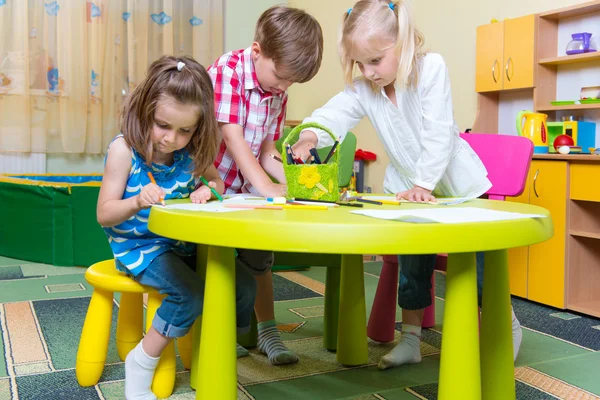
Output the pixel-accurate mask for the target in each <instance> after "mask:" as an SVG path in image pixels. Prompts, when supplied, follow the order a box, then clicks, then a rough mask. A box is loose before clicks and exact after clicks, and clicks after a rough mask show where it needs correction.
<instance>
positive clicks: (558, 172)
mask: <svg viewBox="0 0 600 400" xmlns="http://www.w3.org/2000/svg"><path fill="white" fill-rule="evenodd" d="M594 13H600V0H594V1H590V2H587V3H583V4H578V5H575V6H571V7H565V8H561V9H558V10H553V11H549V12H544V13H540V14H537V15H536V16H535V18H536V19H535V32H534V35H535V40H534V54H535V57H534V62H533V68H534V70H533V78H534V79H533V81H534V87H533V88H532V89H523V90H526V91H529V90H530V91H531V92H532V93H533V104H534V110H535V111H540V112H544V113H546V114H548V120H549V121H552V120H556V117H557V115H556V114H557V112H559V111H569V112H570V114H574V115H577V114H582V113H583V111H585V110H600V104H598V103H595V104H573V105H565V106H552V105H551V102H552V101H555V100H557V99H556V89H557V78H558V76H559V74H560V68H559V66H561V65H565V64H572V65H573V67H571V68H570V70H575V69H576V68H579V65H582V66H584V67H587V66H589V63H599V62H600V52H598V53H589V54H583V55H575V56H559V55H558V54H557V49H558V30H559V23H560V20H561V19H565V18H572V17H577V16H579V17H587V16H589V15H591V14H594ZM478 33H479V31H478ZM530 39H531V38H529V37H527V38H524V40H525V41H529V40H530ZM505 40H506V39H505ZM480 48H483V49H486V48H488V46H486V45H485V43H482V44H481V46H480ZM478 49H479V47H478ZM586 63H588V64H586ZM505 92H506V90H505V88H504V87H502V88H501V89H499V90H495V91H489V90H486V91H480V92H479V93H478V94H477V117H476V120H475V122H474V124H473V127H472V130H473V131H474V132H485V133H497V132H498V111H499V104H500V98H501V93H505ZM531 92H528V93H531ZM559 100H560V99H559ZM533 158H534V161H533V162H532V166H531V167H530V176H529V177H528V180H527V186H526V188H527V187H529V189H531V187H532V185H533V187H534V189H531V190H527V189H526V190H525V191H524V193H523V194H522V195H521V196H519V197H517V198H513V199H510V201H518V202H525V203H531V204H537V205H540V206H542V207H544V208H546V209H548V210H550V212H551V214H552V218H553V221H554V224H555V226H554V229H555V237H554V238H553V239H551V241H548V242H544V243H542V244H536V245H532V246H528V247H526V248H521V249H511V251H509V259H510V266H509V267H510V268H511V290H512V292H513V294H515V295H517V296H522V297H526V298H529V299H531V300H533V301H538V302H540V303H543V304H548V305H551V306H554V307H559V308H566V309H570V310H574V311H578V312H582V313H585V314H588V315H593V316H596V317H600V290H599V288H600V186H599V185H598V184H597V178H598V176H600V156H592V155H585V154H579V155H564V156H563V155H559V154H534V156H533ZM536 172H540V173H539V176H537V181H536V175H537V174H536ZM536 183H537V192H539V196H537V195H536V196H534V195H532V190H533V191H534V193H535V184H536ZM563 281H564V282H563Z"/></svg>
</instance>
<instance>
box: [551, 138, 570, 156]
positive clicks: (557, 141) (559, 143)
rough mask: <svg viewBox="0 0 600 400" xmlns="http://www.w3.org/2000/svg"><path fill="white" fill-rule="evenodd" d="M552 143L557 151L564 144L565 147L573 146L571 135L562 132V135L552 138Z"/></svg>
mask: <svg viewBox="0 0 600 400" xmlns="http://www.w3.org/2000/svg"><path fill="white" fill-rule="evenodd" d="M552 145H553V146H554V149H555V150H556V151H559V149H560V148H561V147H564V146H566V147H569V146H575V141H573V138H572V137H571V136H569V135H565V134H562V135H558V136H557V137H556V138H555V139H554V142H553V143H552ZM561 154H562V153H561Z"/></svg>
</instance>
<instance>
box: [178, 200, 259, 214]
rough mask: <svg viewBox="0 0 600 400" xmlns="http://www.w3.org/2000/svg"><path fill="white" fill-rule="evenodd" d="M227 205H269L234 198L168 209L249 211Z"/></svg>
mask: <svg viewBox="0 0 600 400" xmlns="http://www.w3.org/2000/svg"><path fill="white" fill-rule="evenodd" d="M225 204H245V205H249V206H264V205H267V204H271V203H269V202H268V201H267V200H248V199H247V196H234V197H230V198H227V199H225V200H223V202H220V201H214V200H213V201H211V202H208V203H206V204H194V203H185V204H169V205H167V206H166V208H169V209H171V210H188V211H200V212H215V213H222V212H234V211H248V210H249V209H244V208H227V207H225Z"/></svg>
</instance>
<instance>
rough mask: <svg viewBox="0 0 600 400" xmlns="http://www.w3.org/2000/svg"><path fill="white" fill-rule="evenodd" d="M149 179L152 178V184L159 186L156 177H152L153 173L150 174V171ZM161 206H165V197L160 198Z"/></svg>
mask: <svg viewBox="0 0 600 400" xmlns="http://www.w3.org/2000/svg"><path fill="white" fill-rule="evenodd" d="M148 178H150V182H152V183H153V184H155V185H156V186H158V185H157V184H156V181H155V180H154V176H153V175H152V172H150V171H148ZM159 187H160V186H159ZM160 204H162V205H163V206H164V205H165V197H164V196H160Z"/></svg>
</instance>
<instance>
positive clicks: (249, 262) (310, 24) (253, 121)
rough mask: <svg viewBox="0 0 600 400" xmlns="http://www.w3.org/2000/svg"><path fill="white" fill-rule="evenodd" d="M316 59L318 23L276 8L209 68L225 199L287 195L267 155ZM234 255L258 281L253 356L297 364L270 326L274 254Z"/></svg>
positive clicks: (279, 167) (319, 39) (243, 252)
mask: <svg viewBox="0 0 600 400" xmlns="http://www.w3.org/2000/svg"><path fill="white" fill-rule="evenodd" d="M322 54H323V34H322V32H321V27H320V25H319V23H318V22H317V20H315V19H314V18H313V17H312V16H310V15H309V14H307V13H306V12H304V11H302V10H298V9H296V8H291V7H287V6H274V7H271V8H269V9H268V10H266V11H265V12H264V13H263V14H262V15H261V16H260V18H259V19H258V22H257V24H256V31H255V35H254V42H253V43H252V45H251V46H250V47H248V48H247V49H242V50H236V51H232V52H229V53H227V54H225V55H223V56H221V57H220V58H219V59H218V60H217V61H215V63H214V64H213V65H212V66H210V67H209V68H208V72H209V74H210V76H211V79H212V81H213V86H214V89H215V111H216V116H217V121H218V122H219V127H220V129H221V134H222V136H223V141H222V142H221V147H220V149H219V152H218V154H217V158H216V161H215V166H216V168H217V170H218V171H219V174H220V175H221V178H222V179H223V182H224V183H225V194H238V193H253V194H257V195H260V196H263V197H276V196H285V195H286V192H287V186H286V184H285V174H284V172H283V166H282V164H281V163H280V162H278V161H276V160H274V159H273V158H272V157H271V156H270V155H269V154H277V150H276V148H275V141H277V139H279V137H280V136H281V132H282V131H283V126H284V122H285V111H286V105H287V92H286V91H287V88H288V87H290V86H291V85H292V83H294V82H300V83H302V82H307V81H309V80H310V79H312V78H313V77H314V76H315V75H316V73H317V71H318V70H319V67H320V66H321V58H322ZM269 176H272V177H274V178H275V179H276V180H277V181H278V182H279V183H274V182H272V181H271V178H270V177H269ZM237 251H238V256H237V262H238V263H241V264H242V265H243V266H245V267H246V268H248V270H249V271H250V272H252V273H253V274H254V275H255V277H256V283H257V296H256V303H255V306H254V310H255V312H256V317H257V320H258V349H259V350H260V351H261V352H262V353H264V354H266V355H267V356H268V357H269V361H270V362H271V363H272V364H274V365H280V364H291V363H295V362H297V361H298V356H297V355H296V354H295V353H293V352H292V351H290V350H289V349H288V348H287V347H285V345H284V344H283V342H282V341H281V338H280V336H279V331H278V330H277V324H276V322H275V310H274V298H273V278H272V275H271V267H272V265H273V252H271V251H259V250H247V249H237ZM245 355H248V351H247V350H246V349H244V348H243V347H241V346H239V345H238V357H241V356H245Z"/></svg>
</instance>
